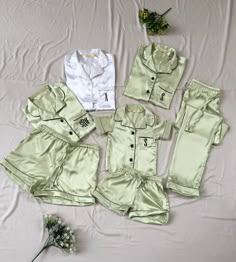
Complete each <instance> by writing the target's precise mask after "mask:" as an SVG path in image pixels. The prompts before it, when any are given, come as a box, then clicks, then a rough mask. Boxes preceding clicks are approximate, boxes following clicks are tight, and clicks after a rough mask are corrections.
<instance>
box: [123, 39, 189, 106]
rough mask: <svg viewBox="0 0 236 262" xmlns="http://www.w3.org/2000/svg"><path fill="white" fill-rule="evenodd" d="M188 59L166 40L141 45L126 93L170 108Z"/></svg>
mask: <svg viewBox="0 0 236 262" xmlns="http://www.w3.org/2000/svg"><path fill="white" fill-rule="evenodd" d="M185 62H186V59H185V58H184V57H182V56H179V55H177V53H176V50H175V49H174V48H170V47H168V46H165V45H162V44H156V43H152V44H150V45H148V46H141V47H139V49H138V52H137V55H136V57H135V60H134V64H133V67H132V70H131V74H130V76H129V79H128V81H127V84H126V89H125V93H124V94H125V95H126V96H129V97H132V98H136V99H138V100H144V101H149V102H151V103H153V104H154V105H157V106H160V107H163V108H165V109H168V108H170V105H171V101H172V99H173V97H174V94H175V91H176V89H177V86H178V84H179V82H180V80H181V78H182V75H183V72H184V68H185Z"/></svg>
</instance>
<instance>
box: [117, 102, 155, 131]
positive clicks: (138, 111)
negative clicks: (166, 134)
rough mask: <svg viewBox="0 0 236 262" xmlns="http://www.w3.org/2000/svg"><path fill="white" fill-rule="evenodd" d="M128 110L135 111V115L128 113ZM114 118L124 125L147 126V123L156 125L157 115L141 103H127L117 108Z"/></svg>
mask: <svg viewBox="0 0 236 262" xmlns="http://www.w3.org/2000/svg"><path fill="white" fill-rule="evenodd" d="M128 112H133V113H134V114H133V116H131V115H128ZM139 115H140V116H139ZM114 120H115V121H117V122H121V125H122V126H127V127H132V128H146V127H147V125H148V126H153V125H154V122H155V116H154V115H153V113H152V112H150V111H148V110H147V109H145V107H143V106H142V105H141V104H127V105H125V106H123V107H120V108H118V109H117V110H116V112H115V116H114Z"/></svg>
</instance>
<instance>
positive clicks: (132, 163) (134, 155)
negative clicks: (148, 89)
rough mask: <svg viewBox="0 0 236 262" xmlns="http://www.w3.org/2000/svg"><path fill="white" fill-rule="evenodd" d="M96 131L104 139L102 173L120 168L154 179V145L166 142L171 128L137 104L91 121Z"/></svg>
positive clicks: (155, 155)
mask: <svg viewBox="0 0 236 262" xmlns="http://www.w3.org/2000/svg"><path fill="white" fill-rule="evenodd" d="M94 120H95V124H96V127H97V131H98V132H99V133H100V134H105V135H107V137H108V142H107V150H106V169H107V170H109V172H112V173H113V172H116V171H117V170H119V169H120V168H122V165H126V166H129V167H131V168H135V169H137V170H139V171H141V172H143V173H144V174H146V175H156V163H157V155H158V153H157V150H158V141H159V140H160V139H164V140H165V139H169V138H170V136H171V127H172V124H171V122H170V121H167V120H161V119H160V118H159V116H157V115H155V114H153V113H152V112H151V111H149V110H148V109H146V108H145V107H144V106H142V105H141V104H127V105H125V106H122V107H120V108H118V109H117V110H116V111H115V113H113V114H111V115H110V116H104V117H95V118H94Z"/></svg>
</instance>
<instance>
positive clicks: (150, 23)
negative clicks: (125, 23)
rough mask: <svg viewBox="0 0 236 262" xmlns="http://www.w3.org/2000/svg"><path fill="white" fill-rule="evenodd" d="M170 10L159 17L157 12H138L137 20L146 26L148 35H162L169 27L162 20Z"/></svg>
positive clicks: (145, 10) (144, 10)
mask: <svg viewBox="0 0 236 262" xmlns="http://www.w3.org/2000/svg"><path fill="white" fill-rule="evenodd" d="M170 10H171V8H169V9H168V10H167V11H165V12H164V13H163V14H161V15H159V14H158V13H157V12H150V11H149V10H148V9H145V8H144V9H143V10H139V20H140V22H141V23H142V24H145V25H146V30H147V33H148V35H154V34H159V35H160V34H163V33H164V32H165V31H166V30H167V29H168V28H169V27H170V25H169V24H168V23H167V22H166V20H165V19H164V15H166V14H167V13H168V12H169V11H170Z"/></svg>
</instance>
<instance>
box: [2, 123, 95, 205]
mask: <svg viewBox="0 0 236 262" xmlns="http://www.w3.org/2000/svg"><path fill="white" fill-rule="evenodd" d="M98 161H99V149H98V147H97V146H96V145H84V144H80V143H78V142H75V143H73V142H71V141H69V140H68V141H67V139H66V138H65V137H64V136H61V135H59V134H56V133H55V132H54V131H52V130H50V129H49V128H47V127H45V126H42V127H40V128H39V129H35V130H34V131H32V132H31V133H30V134H29V135H28V136H27V137H26V138H25V139H24V140H23V141H22V142H21V143H20V144H19V145H18V146H17V147H16V149H15V150H13V151H12V152H11V153H10V154H9V155H8V156H7V157H6V158H5V159H4V160H3V161H2V162H1V164H2V165H3V166H4V167H5V169H6V171H7V174H8V175H9V176H10V177H11V178H12V179H13V180H14V181H15V182H17V183H18V184H19V185H20V186H21V187H22V188H23V189H24V190H26V191H28V192H30V193H31V194H32V195H33V196H35V197H37V198H39V199H41V200H43V201H44V202H48V203H52V204H62V205H78V206H85V205H92V204H94V203H95V199H94V197H93V196H92V192H93V191H94V190H95V187H96V172H97V167H98Z"/></svg>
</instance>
